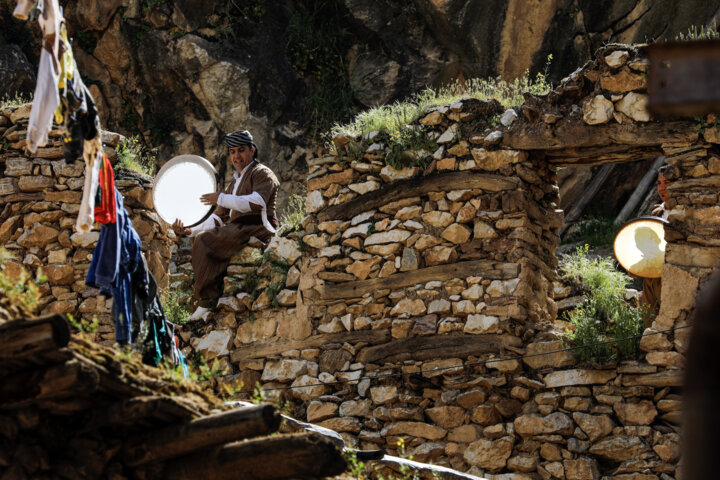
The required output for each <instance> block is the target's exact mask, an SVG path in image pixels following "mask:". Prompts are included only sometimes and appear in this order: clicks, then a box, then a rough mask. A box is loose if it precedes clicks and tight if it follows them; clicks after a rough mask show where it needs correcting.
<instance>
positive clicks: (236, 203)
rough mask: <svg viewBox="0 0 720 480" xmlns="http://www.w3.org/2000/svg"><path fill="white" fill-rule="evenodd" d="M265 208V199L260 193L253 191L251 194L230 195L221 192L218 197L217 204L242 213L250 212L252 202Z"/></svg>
mask: <svg viewBox="0 0 720 480" xmlns="http://www.w3.org/2000/svg"><path fill="white" fill-rule="evenodd" d="M251 203H254V204H255V205H257V206H259V207H261V208H265V200H263V198H262V197H261V196H260V194H259V193H257V192H253V193H251V194H250V195H230V194H229V193H221V194H220V196H219V197H218V199H217V204H218V205H220V206H221V207H225V208H227V209H230V210H235V211H236V212H240V213H248V212H250V211H251V209H250V204H251Z"/></svg>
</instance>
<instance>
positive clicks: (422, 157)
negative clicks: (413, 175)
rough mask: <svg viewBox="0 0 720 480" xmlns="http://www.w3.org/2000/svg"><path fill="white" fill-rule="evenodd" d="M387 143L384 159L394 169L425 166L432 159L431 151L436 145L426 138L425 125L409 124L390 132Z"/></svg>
mask: <svg viewBox="0 0 720 480" xmlns="http://www.w3.org/2000/svg"><path fill="white" fill-rule="evenodd" d="M413 127H415V128H413ZM389 145H390V151H389V152H388V154H387V155H386V156H385V161H386V162H387V164H388V165H390V166H391V167H393V168H394V169H395V170H401V169H403V168H405V167H408V166H419V167H421V168H425V167H427V166H428V165H429V164H430V161H431V160H432V156H431V155H432V152H433V151H435V150H436V149H437V147H438V146H437V143H435V142H433V141H431V140H430V139H429V138H428V136H427V131H426V128H425V127H421V126H410V125H406V126H404V127H403V128H401V129H400V130H396V131H395V132H392V133H390V140H389Z"/></svg>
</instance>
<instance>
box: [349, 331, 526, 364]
mask: <svg viewBox="0 0 720 480" xmlns="http://www.w3.org/2000/svg"><path fill="white" fill-rule="evenodd" d="M516 338H517V337H513V339H516ZM510 343H512V344H515V343H518V342H516V341H512V339H510V338H505V337H504V336H502V335H495V334H488V335H471V334H464V335H428V336H419V337H409V338H401V339H399V340H394V341H392V342H390V343H386V344H384V345H377V346H374V347H366V348H364V349H362V350H361V351H360V353H359V354H358V356H357V361H358V362H362V363H378V362H382V361H384V362H398V361H405V360H432V359H436V358H440V357H447V356H448V355H449V356H452V357H467V356H468V355H480V354H483V353H497V352H499V351H501V350H502V349H503V348H504V347H505V345H508V344H510Z"/></svg>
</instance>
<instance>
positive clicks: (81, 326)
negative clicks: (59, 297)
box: [67, 314, 99, 333]
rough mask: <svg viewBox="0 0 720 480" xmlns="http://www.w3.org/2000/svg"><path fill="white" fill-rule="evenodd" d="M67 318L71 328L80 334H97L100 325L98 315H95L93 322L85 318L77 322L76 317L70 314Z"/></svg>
mask: <svg viewBox="0 0 720 480" xmlns="http://www.w3.org/2000/svg"><path fill="white" fill-rule="evenodd" d="M67 318H68V321H69V322H70V326H71V327H73V328H74V329H75V330H77V331H79V332H82V333H95V332H96V331H97V328H98V324H99V322H98V318H97V315H93V319H92V320H87V319H84V318H81V319H80V320H76V319H75V317H74V316H73V315H71V314H68V315H67Z"/></svg>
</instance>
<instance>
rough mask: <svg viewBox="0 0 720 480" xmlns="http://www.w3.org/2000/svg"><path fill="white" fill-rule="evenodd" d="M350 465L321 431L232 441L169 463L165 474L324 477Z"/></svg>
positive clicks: (209, 479)
mask: <svg viewBox="0 0 720 480" xmlns="http://www.w3.org/2000/svg"><path fill="white" fill-rule="evenodd" d="M346 468H347V465H346V463H345V460H344V459H343V456H342V454H341V453H340V450H338V448H337V447H335V445H333V444H332V442H331V441H330V440H328V439H326V438H324V437H323V436H322V435H319V434H317V433H299V434H294V435H278V436H275V437H266V438H259V439H255V440H247V441H244V442H237V443H231V444H229V445H225V446H223V447H221V448H215V449H211V450H208V451H205V452H201V453H197V454H195V455H191V456H188V457H183V458H179V459H177V460H175V461H173V462H168V463H167V464H166V465H165V471H164V472H163V473H164V475H163V476H162V478H172V479H175V480H196V479H198V478H200V479H202V480H244V479H248V480H250V479H252V480H257V479H266V480H270V479H285V478H323V477H331V476H333V475H339V474H340V473H342V472H344V471H345V469H346Z"/></svg>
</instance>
